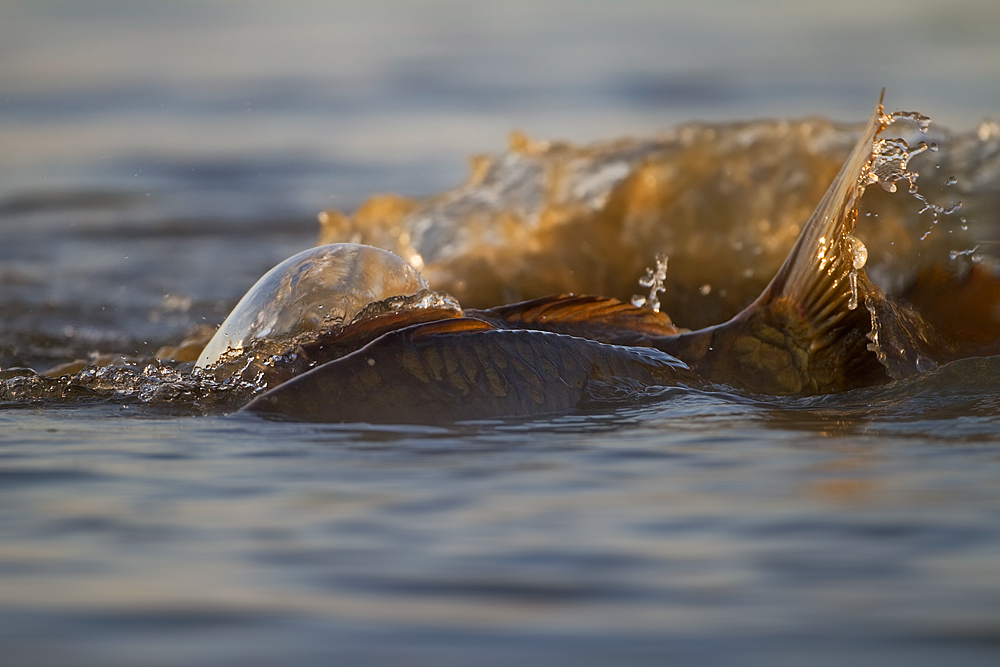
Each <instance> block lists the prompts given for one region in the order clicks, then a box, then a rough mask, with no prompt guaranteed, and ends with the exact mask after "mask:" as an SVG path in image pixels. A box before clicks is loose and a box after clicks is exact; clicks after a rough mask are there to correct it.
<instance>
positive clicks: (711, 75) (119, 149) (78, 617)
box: [0, 0, 1000, 665]
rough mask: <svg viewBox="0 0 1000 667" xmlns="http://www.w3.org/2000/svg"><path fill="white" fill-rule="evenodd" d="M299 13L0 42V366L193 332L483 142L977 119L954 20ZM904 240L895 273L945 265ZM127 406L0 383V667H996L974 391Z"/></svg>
mask: <svg viewBox="0 0 1000 667" xmlns="http://www.w3.org/2000/svg"><path fill="white" fill-rule="evenodd" d="M237 4H239V5H240V9H239V10H236V9H234V7H235V6H236V5H237ZM279 4H280V3H279ZM305 4H306V3H289V7H290V8H291V9H289V10H281V9H276V8H277V7H278V5H275V6H274V7H275V8H268V7H267V3H229V2H225V1H223V0H217V1H216V2H203V3H190V4H178V5H175V6H172V7H171V8H167V6H165V5H163V6H161V5H159V4H156V5H154V4H152V3H135V4H130V3H114V2H108V3H105V2H80V3H76V2H74V3H69V2H67V3H58V2H56V3H35V2H22V3H9V6H8V5H5V7H4V9H2V10H0V36H2V39H0V49H3V55H4V57H3V58H0V77H2V78H0V141H2V146H3V147H2V149H0V176H2V180H0V367H2V368H3V369H10V368H11V367H12V366H32V367H34V368H36V369H44V368H47V367H49V366H51V365H54V364H56V363H60V362H63V361H68V360H71V359H75V358H79V357H86V356H87V355H88V354H89V353H90V352H92V351H102V352H127V353H130V354H139V355H149V354H151V353H152V352H153V351H154V350H155V349H156V348H157V347H159V346H161V345H165V344H174V343H177V342H178V341H179V340H180V339H181V338H182V337H183V336H185V335H187V334H188V333H189V332H190V331H192V328H193V327H195V326H197V325H199V324H204V325H206V326H216V325H218V324H219V323H220V322H221V321H222V320H223V318H224V317H225V315H226V313H227V312H228V311H229V309H230V308H231V307H232V306H233V305H234V304H235V303H236V301H237V300H238V299H239V298H240V296H241V295H242V294H243V293H244V292H245V290H246V289H247V288H248V287H249V286H250V285H251V284H252V283H253V282H254V281H255V280H256V279H257V278H258V277H259V276H260V275H262V274H263V273H264V272H265V271H266V270H267V269H269V268H270V267H271V266H273V265H275V264H277V263H278V262H280V261H281V260H283V259H285V258H287V257H289V256H291V255H292V254H294V253H296V252H298V251H300V250H302V249H304V248H307V247H309V246H310V245H312V244H313V243H314V242H315V239H316V235H317V223H316V218H315V216H316V213H317V212H318V211H320V210H322V209H325V208H329V207H332V206H335V207H338V208H341V209H344V210H350V209H351V208H352V207H354V206H356V205H357V204H358V203H360V202H361V201H362V200H363V199H364V198H365V197H367V196H368V195H370V194H372V193H375V192H382V191H388V190H392V191H402V192H405V193H408V194H414V195H420V194H427V193H430V192H433V191H435V190H440V189H444V188H447V187H451V186H453V185H455V183H457V182H458V181H459V180H460V179H461V178H462V177H463V175H464V173H465V165H464V162H463V160H464V159H465V157H466V156H467V155H469V154H471V153H475V152H478V151H498V150H502V147H503V145H504V143H503V142H504V141H505V138H506V135H507V133H508V132H509V131H510V130H512V129H514V128H523V129H526V130H527V131H529V132H530V133H531V134H532V135H533V136H539V137H554V138H558V137H570V138H573V139H575V140H578V141H587V140H594V139H605V138H611V137H615V136H618V135H621V134H638V135H646V134H649V133H651V132H653V131H654V130H660V129H664V128H668V127H670V126H673V125H676V124H678V123H681V122H683V121H686V120H689V119H696V120H705V121H716V120H737V119H747V118H753V117H758V116H767V117H777V118H791V117H798V116H801V115H803V114H807V113H808V114H818V115H825V116H829V117H832V118H836V119H839V120H849V121H854V122H859V121H862V120H863V119H864V117H865V116H866V114H867V113H868V111H869V110H870V108H871V105H872V103H873V102H874V100H875V97H876V96H877V93H878V90H879V88H880V87H881V86H883V85H886V86H889V87H890V98H889V99H890V101H891V102H892V104H893V107H894V108H895V107H901V108H919V109H921V110H922V111H925V112H927V113H928V114H930V115H931V116H932V117H934V119H935V121H936V122H941V123H942V124H943V125H944V127H947V128H952V129H953V130H954V131H956V132H972V133H973V135H974V134H975V132H976V128H977V127H980V126H979V125H978V123H979V121H980V119H981V117H983V116H986V115H989V114H993V115H996V114H997V113H998V109H1000V98H998V97H997V90H1000V85H998V80H997V75H996V65H995V63H996V62H997V58H998V57H1000V42H998V40H997V38H996V30H995V25H996V24H997V23H996V21H997V20H998V17H997V14H996V11H997V10H996V7H995V6H994V4H993V3H989V2H982V3H976V2H968V3H960V4H958V5H956V6H954V7H950V8H945V7H944V6H939V3H933V2H923V3H922V2H910V3H893V2H883V3H878V4H877V5H875V6H869V5H867V3H856V4H852V3H849V5H850V6H847V7H836V8H828V9H824V10H820V9H814V10H812V11H813V12H814V13H813V14H808V13H807V14H801V15H800V14H799V13H795V12H793V11H792V9H791V6H790V4H788V5H786V4H784V3H780V2H779V3H770V4H768V5H766V10H765V11H761V10H759V9H754V10H753V11H751V10H750V7H751V5H749V4H748V5H745V6H744V5H743V3H722V9H723V10H725V12H724V13H723V14H722V15H720V14H718V13H717V12H715V11H714V10H711V11H710V9H708V8H705V9H678V8H671V7H668V6H665V5H664V6H663V7H661V4H662V3H648V4H647V3H641V2H632V3H622V4H621V5H620V6H619V5H618V4H617V3H616V4H615V6H614V7H613V8H612V6H611V5H609V6H608V8H601V7H600V6H598V5H596V4H594V5H591V4H583V3H576V2H569V1H568V0H567V1H566V2H553V3H546V4H545V7H544V8H538V9H532V8H531V7H529V5H531V6H532V7H533V3H523V5H522V4H518V3H513V4H512V5H509V3H492V5H490V6H493V8H492V9H490V8H489V6H487V5H485V4H484V5H483V6H482V7H479V6H472V7H471V8H469V9H464V7H465V5H466V4H467V3H447V2H427V3H422V4H418V3H395V2H383V3H380V4H379V3H374V4H372V3H366V4H362V3H356V4H352V3H345V4H344V5H342V7H341V8H340V9H339V10H337V11H335V10H333V9H330V10H327V11H328V12H329V13H323V14H321V15H319V16H316V15H310V14H308V13H307V12H303V11H302V8H303V7H304V6H305ZM508 5H509V6H510V7H513V9H502V8H501V7H507V6H508ZM153 7H158V8H159V9H152V8H153ZM369 7H372V8H369ZM413 7H416V9H414V8H413ZM532 12H533V13H532ZM720 16H728V20H727V19H726V18H720ZM8 17H9V18H8ZM178 35H182V36H183V39H182V38H179V37H178ZM184 40H186V41H184ZM179 41H183V44H180V43H179ZM246 44H253V45H256V48H254V49H249V48H248V47H245V46H244V45H246ZM373 44H375V45H378V46H377V48H376V47H375V46H372V45H373ZM778 44H781V45H782V47H781V49H782V50H778V46H777V45H778ZM786 45H788V46H787V48H794V49H796V50H797V56H796V57H794V58H791V57H788V55H787V52H786V51H785V50H784V49H785V48H786ZM844 45H847V47H845V46H844ZM848 47H849V48H848ZM349 54H354V55H355V57H354V58H353V59H351V58H348V57H347V55H349ZM750 54H753V55H750ZM872 63H875V64H876V65H875V66H873V65H872ZM918 64H919V66H917V65H918ZM991 127H993V126H992V125H989V124H984V125H983V126H981V127H980V129H981V132H982V133H984V134H985V135H989V134H990V132H991V131H992V130H990V128H991ZM848 134H849V133H848ZM836 136H840V135H836ZM989 138H990V137H989V136H987V137H986V139H989ZM984 141H985V139H984ZM848 145H849V142H848ZM834 148H835V147H834ZM943 148H944V149H946V148H947V147H946V146H945V147H943ZM831 150H833V148H831ZM924 157H926V156H924ZM990 164H992V163H990ZM948 176H950V174H947V175H946V174H938V175H935V176H934V177H933V178H935V179H936V182H938V183H939V184H943V183H944V182H946V181H945V179H946V178H947V177H948ZM961 176H963V177H964V180H962V181H960V182H959V183H958V185H957V186H956V187H960V188H961V187H964V188H966V190H975V189H976V188H977V187H979V186H977V183H980V184H983V183H985V184H986V185H984V186H982V188H985V190H983V189H982V188H981V189H980V190H978V191H977V192H979V199H978V200H975V201H978V202H979V204H978V206H979V207H980V208H979V209H974V212H976V211H978V212H982V211H984V210H990V208H989V207H990V206H995V202H996V198H995V194H994V195H993V196H992V197H993V198H992V199H991V198H990V195H989V194H988V191H989V188H990V187H993V186H992V185H990V184H994V183H996V182H997V180H996V175H995V173H987V170H985V169H983V170H982V171H980V172H976V173H962V174H961ZM977 179H978V180H977ZM929 180H931V177H930V176H929V175H928V174H926V173H925V174H923V175H922V176H921V183H922V184H923V183H925V182H927V181H929ZM825 187H826V184H822V185H821V186H820V190H822V189H823V188H825ZM905 189H906V188H905V187H900V190H905ZM927 191H928V192H931V191H932V190H931V189H930V188H928V190H927ZM983 192H986V194H983ZM903 194H905V193H903ZM966 198H967V199H968V197H966ZM934 201H942V202H943V203H944V204H949V203H950V200H945V199H943V198H942V199H935V200H934ZM975 201H973V202H972V203H973V204H975ZM991 202H992V203H991ZM925 217H926V216H925ZM952 217H954V216H952ZM941 219H942V220H945V222H941V223H940V227H938V229H936V230H935V231H934V232H933V233H932V235H931V236H930V237H929V241H928V243H930V242H933V241H934V240H935V234H939V233H941V234H944V233H946V230H942V229H941V227H944V226H946V225H947V226H948V229H952V230H953V231H954V232H955V234H959V231H958V230H959V224H960V223H959V221H958V220H957V219H956V220H949V219H947V218H945V217H942V218H941ZM927 220H928V223H927V225H925V226H923V227H921V229H920V230H919V231H920V232H923V231H926V229H928V228H929V224H930V223H929V220H930V218H927ZM977 220H978V222H979V224H980V228H982V225H983V224H984V223H983V218H982V216H981V215H980V216H979V217H978V218H976V219H974V218H973V217H972V216H970V223H971V224H973V225H975V224H976V222H977ZM993 220H994V224H995V218H993ZM987 222H988V221H987ZM918 235H919V234H918ZM963 243H964V239H963V240H962V241H958V242H956V244H955V245H953V247H951V249H952V251H953V252H956V253H962V252H965V251H966V250H971V246H969V245H963ZM872 247H874V246H872ZM656 250H657V249H655V248H650V252H649V256H648V257H643V258H641V259H640V260H638V261H639V262H640V264H642V263H645V264H646V265H652V263H653V261H654V254H655V251H656ZM944 252H947V249H945V250H944ZM962 257H968V255H963V256H960V258H962ZM675 259H676V258H671V266H672V267H675V268H677V267H680V266H681V265H682V261H681V260H676V261H675ZM873 261H875V260H874V259H869V268H870V267H871V266H872V262H873ZM641 275H642V274H641V272H639V273H637V274H636V275H634V276H632V277H630V278H629V279H628V281H627V282H629V283H630V285H631V287H632V289H633V290H640V291H641V288H638V287H637V283H636V282H635V281H636V280H637V279H638V278H639V277H641ZM669 277H670V273H669V270H668V278H669ZM717 294H718V285H715V286H714V290H713V291H712V295H717ZM626 296H627V295H626ZM669 296H670V294H667V295H665V297H669ZM0 372H7V371H0ZM145 372H146V376H143V373H144V369H143V368H142V367H136V368H124V369H121V368H119V369H113V370H109V371H105V373H106V375H105V376H104V377H101V376H99V375H94V376H93V377H90V378H88V379H86V380H80V381H78V382H77V383H76V385H74V387H71V388H69V389H66V388H65V387H60V386H58V382H59V381H58V380H52V381H51V382H50V383H49V384H47V385H45V387H44V391H34V390H37V389H38V386H37V385H31V383H32V382H36V380H30V379H25V378H26V376H21V375H18V372H16V371H15V372H13V374H12V376H3V377H2V379H0V381H2V382H4V383H5V384H4V388H5V390H6V391H7V392H8V393H7V394H5V396H6V397H7V399H6V400H5V401H4V402H3V403H0V649H2V655H3V656H4V658H3V659H0V662H2V663H4V664H6V663H7V662H8V661H10V663H11V664H47V665H69V664H72V665H131V664H145V665H180V664H224V665H245V664H261V665H263V664H332V663H337V664H427V665H467V664H476V665H507V664H522V665H550V664H581V665H607V664H666V663H669V662H671V660H673V661H676V662H677V663H680V664H753V665H775V664H810V665H827V664H828V665H841V664H851V663H853V664H885V665H913V664H921V665H937V664H955V665H959V664H983V665H991V664H995V662H996V660H997V656H998V655H1000V522H998V521H997V519H996V517H997V516H1000V492H998V491H1000V455H998V450H997V441H998V440H1000V390H998V385H997V382H996V379H995V378H996V377H997V375H998V373H1000V363H998V360H997V359H996V358H991V359H986V360H977V359H971V360H964V361H960V362H956V363H953V364H949V365H946V366H944V367H942V368H940V369H937V370H935V371H933V372H930V373H925V374H922V375H919V376H917V377H914V378H910V379H908V380H905V381H902V382H896V383H893V384H891V385H888V386H886V387H882V388H876V389H866V390H859V391H854V392H850V393H847V394H843V395H838V396H828V397H818V398H808V399H781V400H778V399H775V400H768V399H762V398H748V397H745V396H740V395H735V394H731V393H721V392H720V393H711V392H699V391H691V390H685V389H671V390H668V391H667V393H665V394H661V395H658V396H656V397H651V398H650V400H648V401H646V402H644V403H641V404H639V405H636V406H633V407H629V408H623V409H620V410H617V411H613V410H607V409H602V410H599V411H597V412H581V413H574V414H569V415H565V416H561V417H555V418H550V419H543V420H538V421H532V422H527V423H524V422H498V423H485V424H465V425H459V426H455V427H450V428H424V427H419V428H414V427H395V426H394V427H372V426H363V425H361V426H357V425H355V426H351V425H308V424H306V425H303V424H289V423H274V422H267V421H264V420H261V419H257V418H254V417H251V416H247V415H241V414H220V412H219V410H218V409H212V407H213V406H212V405H208V404H206V400H207V399H206V398H205V396H203V395H199V394H198V391H199V390H200V389H199V388H198V387H195V386H192V385H190V384H185V380H184V378H182V377H179V376H175V375H172V374H171V371H169V369H167V370H164V369H152V370H149V371H145ZM46 382H48V381H46ZM18 383H21V384H18ZM28 385H31V387H32V391H34V393H30V395H24V394H22V395H20V396H18V395H16V390H17V388H18V387H21V386H28ZM12 389H13V390H14V394H15V395H11V391H12ZM64 389H65V390H66V391H67V392H68V393H66V394H65V396H67V397H68V398H59V399H58V400H56V399H55V398H52V397H56V396H59V397H63V396H64ZM228 389H231V390H232V392H233V393H238V392H239V391H241V390H242V389H241V388H240V387H238V386H236V387H230V388H228ZM221 391H222V390H217V391H216V394H219V393H220V392H221ZM116 392H117V393H116ZM144 392H145V393H144ZM222 393H224V392H222ZM46 396H49V397H50V398H49V399H46ZM223 402H224V401H223ZM209 403H210V401H209ZM215 407H216V408H217V407H218V406H217V405H216V406H215ZM222 412H223V413H224V412H226V411H225V410H223V411H222ZM204 413H209V414H208V415H207V416H206V415H205V414H204Z"/></svg>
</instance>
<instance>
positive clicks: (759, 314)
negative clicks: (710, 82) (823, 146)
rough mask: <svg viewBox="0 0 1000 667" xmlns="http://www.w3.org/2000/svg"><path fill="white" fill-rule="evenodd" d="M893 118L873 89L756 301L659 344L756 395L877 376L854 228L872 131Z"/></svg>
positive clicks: (871, 289) (862, 253)
mask: <svg viewBox="0 0 1000 667" xmlns="http://www.w3.org/2000/svg"><path fill="white" fill-rule="evenodd" d="M883 92H884V91H883ZM890 122H891V118H888V117H887V116H885V114H884V112H883V107H882V100H881V97H880V99H879V103H878V105H877V106H876V107H875V110H874V112H873V113H872V116H871V119H870V120H869V121H868V124H867V125H866V126H865V129H864V131H863V132H862V135H861V137H860V139H859V140H858V142H857V144H855V146H854V149H853V150H852V151H851V154H850V156H849V157H848V158H847V160H846V162H845V163H844V165H843V167H842V168H841V169H840V172H839V173H838V174H837V176H836V178H835V179H834V180H833V183H831V185H830V187H829V189H827V191H826V194H825V195H824V196H823V199H822V200H821V201H820V203H819V205H818V206H817V207H816V209H815V211H814V212H813V214H812V216H811V217H810V219H809V221H808V222H807V223H806V225H805V227H804V228H803V230H802V233H801V234H800V235H799V238H798V240H797V241H796V243H795V245H794V247H793V248H792V250H791V252H789V254H788V256H787V258H786V259H785V262H784V264H782V266H781V268H780V269H779V270H778V272H777V274H776V275H775V276H774V278H773V279H772V280H771V282H770V283H769V284H768V286H767V288H765V290H764V292H763V293H762V294H761V295H760V297H758V298H757V300H756V301H754V303H752V304H751V305H750V306H748V307H747V308H746V309H745V310H743V311H742V312H741V313H739V314H738V315H737V316H736V317H734V318H733V319H732V320H730V321H729V322H726V323H724V324H721V325H718V326H716V327H710V328H709V329H703V330H701V331H697V332H692V333H691V334H683V335H681V336H677V337H676V338H675V339H674V340H673V341H665V343H666V344H664V345H657V347H660V348H661V349H664V350H665V351H667V352H669V353H671V354H674V355H675V356H677V357H679V358H681V359H683V360H684V361H686V362H687V363H689V364H690V365H691V366H692V367H693V368H694V369H695V370H696V371H697V372H699V373H700V374H702V375H703V376H704V377H705V378H706V379H709V380H712V381H716V382H721V383H724V384H730V385H735V386H739V387H741V388H744V389H748V390H750V391H755V392H761V393H773V394H794V393H822V392H829V391H840V390H844V389H850V388H852V387H855V386H863V385H867V384H872V383H873V382H877V381H878V380H880V379H883V380H884V379H885V377H886V375H885V369H884V367H883V366H882V365H881V364H880V363H879V361H878V358H877V356H876V355H875V354H872V352H871V351H870V350H869V343H870V340H869V338H868V334H869V332H870V331H871V326H872V324H871V317H870V315H869V313H868V312H867V310H866V309H865V308H859V307H858V306H859V304H860V303H862V300H864V299H867V298H868V297H869V296H870V295H881V292H880V291H879V290H878V288H877V287H876V286H874V285H873V284H872V283H871V282H870V281H869V280H868V279H867V276H866V275H865V273H864V264H865V260H866V258H867V250H866V249H865V247H864V245H863V244H862V243H861V242H860V241H858V240H857V239H855V238H854V237H853V236H852V232H853V231H854V227H855V224H856V222H857V202H858V199H859V198H860V196H861V194H862V192H863V191H864V187H865V185H866V184H867V180H866V179H867V178H868V175H869V173H870V167H871V165H872V161H873V159H874V156H875V150H876V137H877V136H878V134H879V133H880V132H881V131H882V130H883V129H884V128H885V127H886V126H887V125H888V124H889V123H890Z"/></svg>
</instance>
